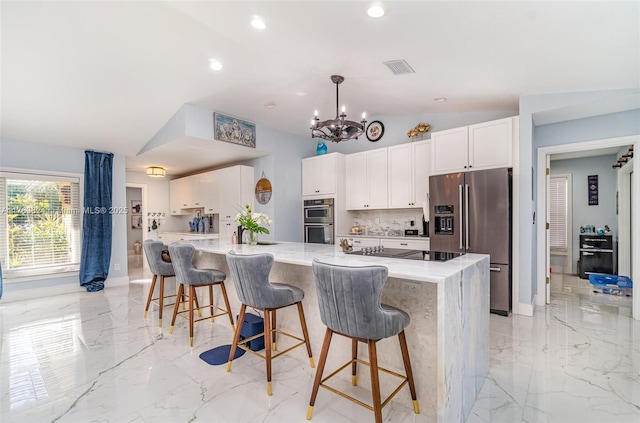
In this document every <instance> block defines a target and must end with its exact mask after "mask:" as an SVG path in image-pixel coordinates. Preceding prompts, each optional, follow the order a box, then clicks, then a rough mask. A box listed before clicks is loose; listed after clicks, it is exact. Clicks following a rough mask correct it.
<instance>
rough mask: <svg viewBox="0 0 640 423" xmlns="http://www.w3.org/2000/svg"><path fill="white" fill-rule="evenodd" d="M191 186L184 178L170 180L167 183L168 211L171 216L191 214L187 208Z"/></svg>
mask: <svg viewBox="0 0 640 423" xmlns="http://www.w3.org/2000/svg"><path fill="white" fill-rule="evenodd" d="M190 189H191V186H190V184H189V181H188V180H187V179H186V178H178V179H172V180H170V181H169V209H170V212H171V215H172V216H178V215H181V214H191V213H190V212H188V211H187V210H185V207H187V198H189V196H190V195H191V192H190Z"/></svg>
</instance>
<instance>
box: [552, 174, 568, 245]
mask: <svg viewBox="0 0 640 423" xmlns="http://www.w3.org/2000/svg"><path fill="white" fill-rule="evenodd" d="M568 196H569V180H568V178H567V177H566V176H551V178H550V180H549V232H550V233H549V238H550V245H549V247H550V248H551V249H553V250H562V251H567V240H568V229H569V228H568V225H567V221H568V215H569V198H568Z"/></svg>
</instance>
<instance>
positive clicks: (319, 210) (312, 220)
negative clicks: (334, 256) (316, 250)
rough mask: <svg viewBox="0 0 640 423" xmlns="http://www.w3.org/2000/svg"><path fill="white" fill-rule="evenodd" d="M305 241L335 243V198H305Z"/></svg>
mask: <svg viewBox="0 0 640 423" xmlns="http://www.w3.org/2000/svg"><path fill="white" fill-rule="evenodd" d="M303 213H304V216H303V218H304V242H308V243H312V244H333V243H334V234H333V223H334V222H333V198H323V199H318V200H304V205H303Z"/></svg>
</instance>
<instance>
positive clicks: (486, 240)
mask: <svg viewBox="0 0 640 423" xmlns="http://www.w3.org/2000/svg"><path fill="white" fill-rule="evenodd" d="M511 180H512V172H511V168H500V169H489V170H477V171H473V172H459V173H450V174H446V175H434V176H431V177H430V178H429V198H430V219H429V221H430V223H429V242H430V249H431V251H443V252H463V253H479V254H489V255H490V256H491V259H490V262H491V265H490V279H491V294H490V309H491V312H492V313H496V314H501V315H504V316H508V315H509V313H510V312H511V283H512V282H511V228H512V221H511V198H512V194H511V193H512V186H511Z"/></svg>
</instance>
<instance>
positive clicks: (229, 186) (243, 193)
mask: <svg viewBox="0 0 640 423" xmlns="http://www.w3.org/2000/svg"><path fill="white" fill-rule="evenodd" d="M215 172H216V174H215V180H216V185H217V187H218V188H217V194H218V204H219V206H218V208H219V210H218V212H219V214H220V225H221V226H222V221H227V220H234V219H235V217H236V215H237V214H238V213H239V212H240V210H241V209H242V208H243V207H244V205H245V204H249V205H251V207H253V198H254V194H253V191H254V184H253V168H252V167H251V166H232V167H227V168H224V169H218V170H216V171H215ZM236 226H237V225H236ZM229 239H231V238H229Z"/></svg>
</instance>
